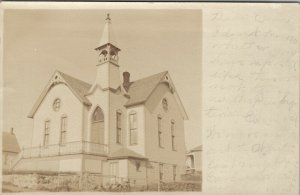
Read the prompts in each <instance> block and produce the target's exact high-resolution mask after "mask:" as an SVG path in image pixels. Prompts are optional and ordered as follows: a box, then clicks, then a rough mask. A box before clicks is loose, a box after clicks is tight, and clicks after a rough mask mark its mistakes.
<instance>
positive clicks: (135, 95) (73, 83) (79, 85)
mask: <svg viewBox="0 0 300 195" xmlns="http://www.w3.org/2000/svg"><path fill="white" fill-rule="evenodd" d="M167 74H168V71H164V72H161V73H158V74H154V75H152V76H149V77H145V78H142V79H139V80H135V81H132V82H131V83H130V86H129V89H128V94H129V96H130V98H129V99H128V101H127V102H126V103H125V105H124V106H125V107H130V106H133V105H138V104H142V103H144V102H146V101H147V99H148V98H149V97H150V95H151V94H152V92H153V91H154V90H155V89H156V87H157V86H158V84H159V83H160V82H161V81H162V79H163V78H164V76H165V75H167ZM56 76H60V77H61V78H59V79H58V80H59V81H57V82H64V83H65V84H66V85H67V86H68V87H69V88H70V90H71V91H72V92H73V94H74V95H75V96H76V97H77V98H78V99H79V100H80V101H81V102H82V103H83V104H85V105H92V104H91V102H90V101H89V100H88V98H87V97H86V95H87V94H88V92H89V90H90V88H91V87H92V85H91V84H89V83H86V82H84V81H82V80H79V79H77V78H74V77H72V76H70V75H67V74H65V73H63V72H60V71H56V72H55V73H54V75H53V76H52V77H51V79H50V81H49V82H48V84H47V86H46V88H45V89H44V91H43V92H42V94H41V95H40V97H39V99H38V100H37V102H36V104H35V105H34V107H33V109H32V110H31V112H30V113H29V115H28V117H30V118H32V117H33V116H34V113H35V112H36V110H37V109H38V107H39V105H40V104H41V102H42V101H43V99H44V97H45V96H46V94H47V93H48V91H49V90H50V88H51V86H52V85H53V84H55V83H56V80H55V77H56ZM175 96H176V98H177V99H178V102H179V104H180V106H181V111H182V113H183V116H185V118H187V115H186V113H185V111H184V108H183V106H182V105H181V101H180V99H179V97H178V94H175Z"/></svg>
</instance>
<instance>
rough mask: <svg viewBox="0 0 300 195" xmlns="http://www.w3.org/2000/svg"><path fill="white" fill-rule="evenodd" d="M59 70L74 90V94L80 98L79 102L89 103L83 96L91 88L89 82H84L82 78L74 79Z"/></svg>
mask: <svg viewBox="0 0 300 195" xmlns="http://www.w3.org/2000/svg"><path fill="white" fill-rule="evenodd" d="M57 72H59V73H60V74H61V75H62V77H63V78H64V79H65V81H66V82H67V83H68V84H69V86H70V87H71V89H73V90H74V92H75V93H76V95H78V98H79V99H80V101H81V102H84V103H87V104H91V102H90V101H89V100H88V99H87V98H86V97H85V95H86V94H87V93H88V91H89V89H90V88H91V86H92V85H91V84H89V83H86V82H84V81H82V80H79V79H76V78H74V77H72V76H70V75H67V74H65V73H63V72H60V71H57Z"/></svg>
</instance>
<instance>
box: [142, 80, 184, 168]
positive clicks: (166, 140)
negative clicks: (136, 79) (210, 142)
mask: <svg viewBox="0 0 300 195" xmlns="http://www.w3.org/2000/svg"><path fill="white" fill-rule="evenodd" d="M163 98H166V99H167V101H168V111H165V110H164V109H163V106H162V99H163ZM158 115H160V116H161V117H162V147H160V146H159V143H158V120H157V118H158ZM145 116H146V118H145V121H146V123H145V124H146V134H145V138H146V156H147V157H148V158H149V160H150V161H156V162H162V163H167V164H176V165H178V166H183V167H184V166H185V161H186V157H185V153H186V148H185V138H184V121H183V117H182V115H181V113H180V110H179V108H178V104H177V102H176V100H175V98H174V96H173V94H172V93H171V92H170V90H169V88H168V87H167V85H166V84H160V85H159V86H158V87H157V89H156V90H155V91H154V92H153V93H152V95H151V96H150V98H149V100H148V101H147V103H146V109H145ZM172 120H173V121H174V122H175V150H173V149H172V137H171V121H172Z"/></svg>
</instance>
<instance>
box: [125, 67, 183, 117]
mask: <svg viewBox="0 0 300 195" xmlns="http://www.w3.org/2000/svg"><path fill="white" fill-rule="evenodd" d="M162 86H164V87H162ZM163 88H164V89H163ZM166 91H170V92H171V93H172V94H173V96H174V99H175V101H176V103H177V105H178V108H179V110H180V113H181V115H182V117H183V119H185V120H187V119H188V116H187V114H186V111H185V109H184V107H183V104H182V102H181V100H180V98H179V95H178V93H177V91H176V89H175V86H174V84H173V82H172V79H171V77H170V74H169V73H168V72H167V71H165V72H162V73H158V74H156V75H153V76H150V77H147V78H144V79H140V80H138V81H134V82H132V84H131V85H130V87H129V90H128V94H129V96H130V99H129V100H128V102H127V103H126V104H125V107H131V106H134V105H138V104H146V103H147V102H148V101H149V99H152V100H153V99H156V102H157V103H158V102H159V101H160V100H161V99H160V98H162V97H161V95H162V94H163V93H164V92H166ZM153 93H158V95H153ZM150 97H151V98H150ZM154 102H155V101H154ZM151 104H153V103H151ZM148 106H149V105H148Z"/></svg>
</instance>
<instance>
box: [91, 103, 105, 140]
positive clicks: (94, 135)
mask: <svg viewBox="0 0 300 195" xmlns="http://www.w3.org/2000/svg"><path fill="white" fill-rule="evenodd" d="M90 140H91V142H92V143H98V144H103V143H104V114H103V111H102V109H101V108H100V107H97V108H96V109H95V111H94V113H93V117H92V126H91V139H90Z"/></svg>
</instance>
